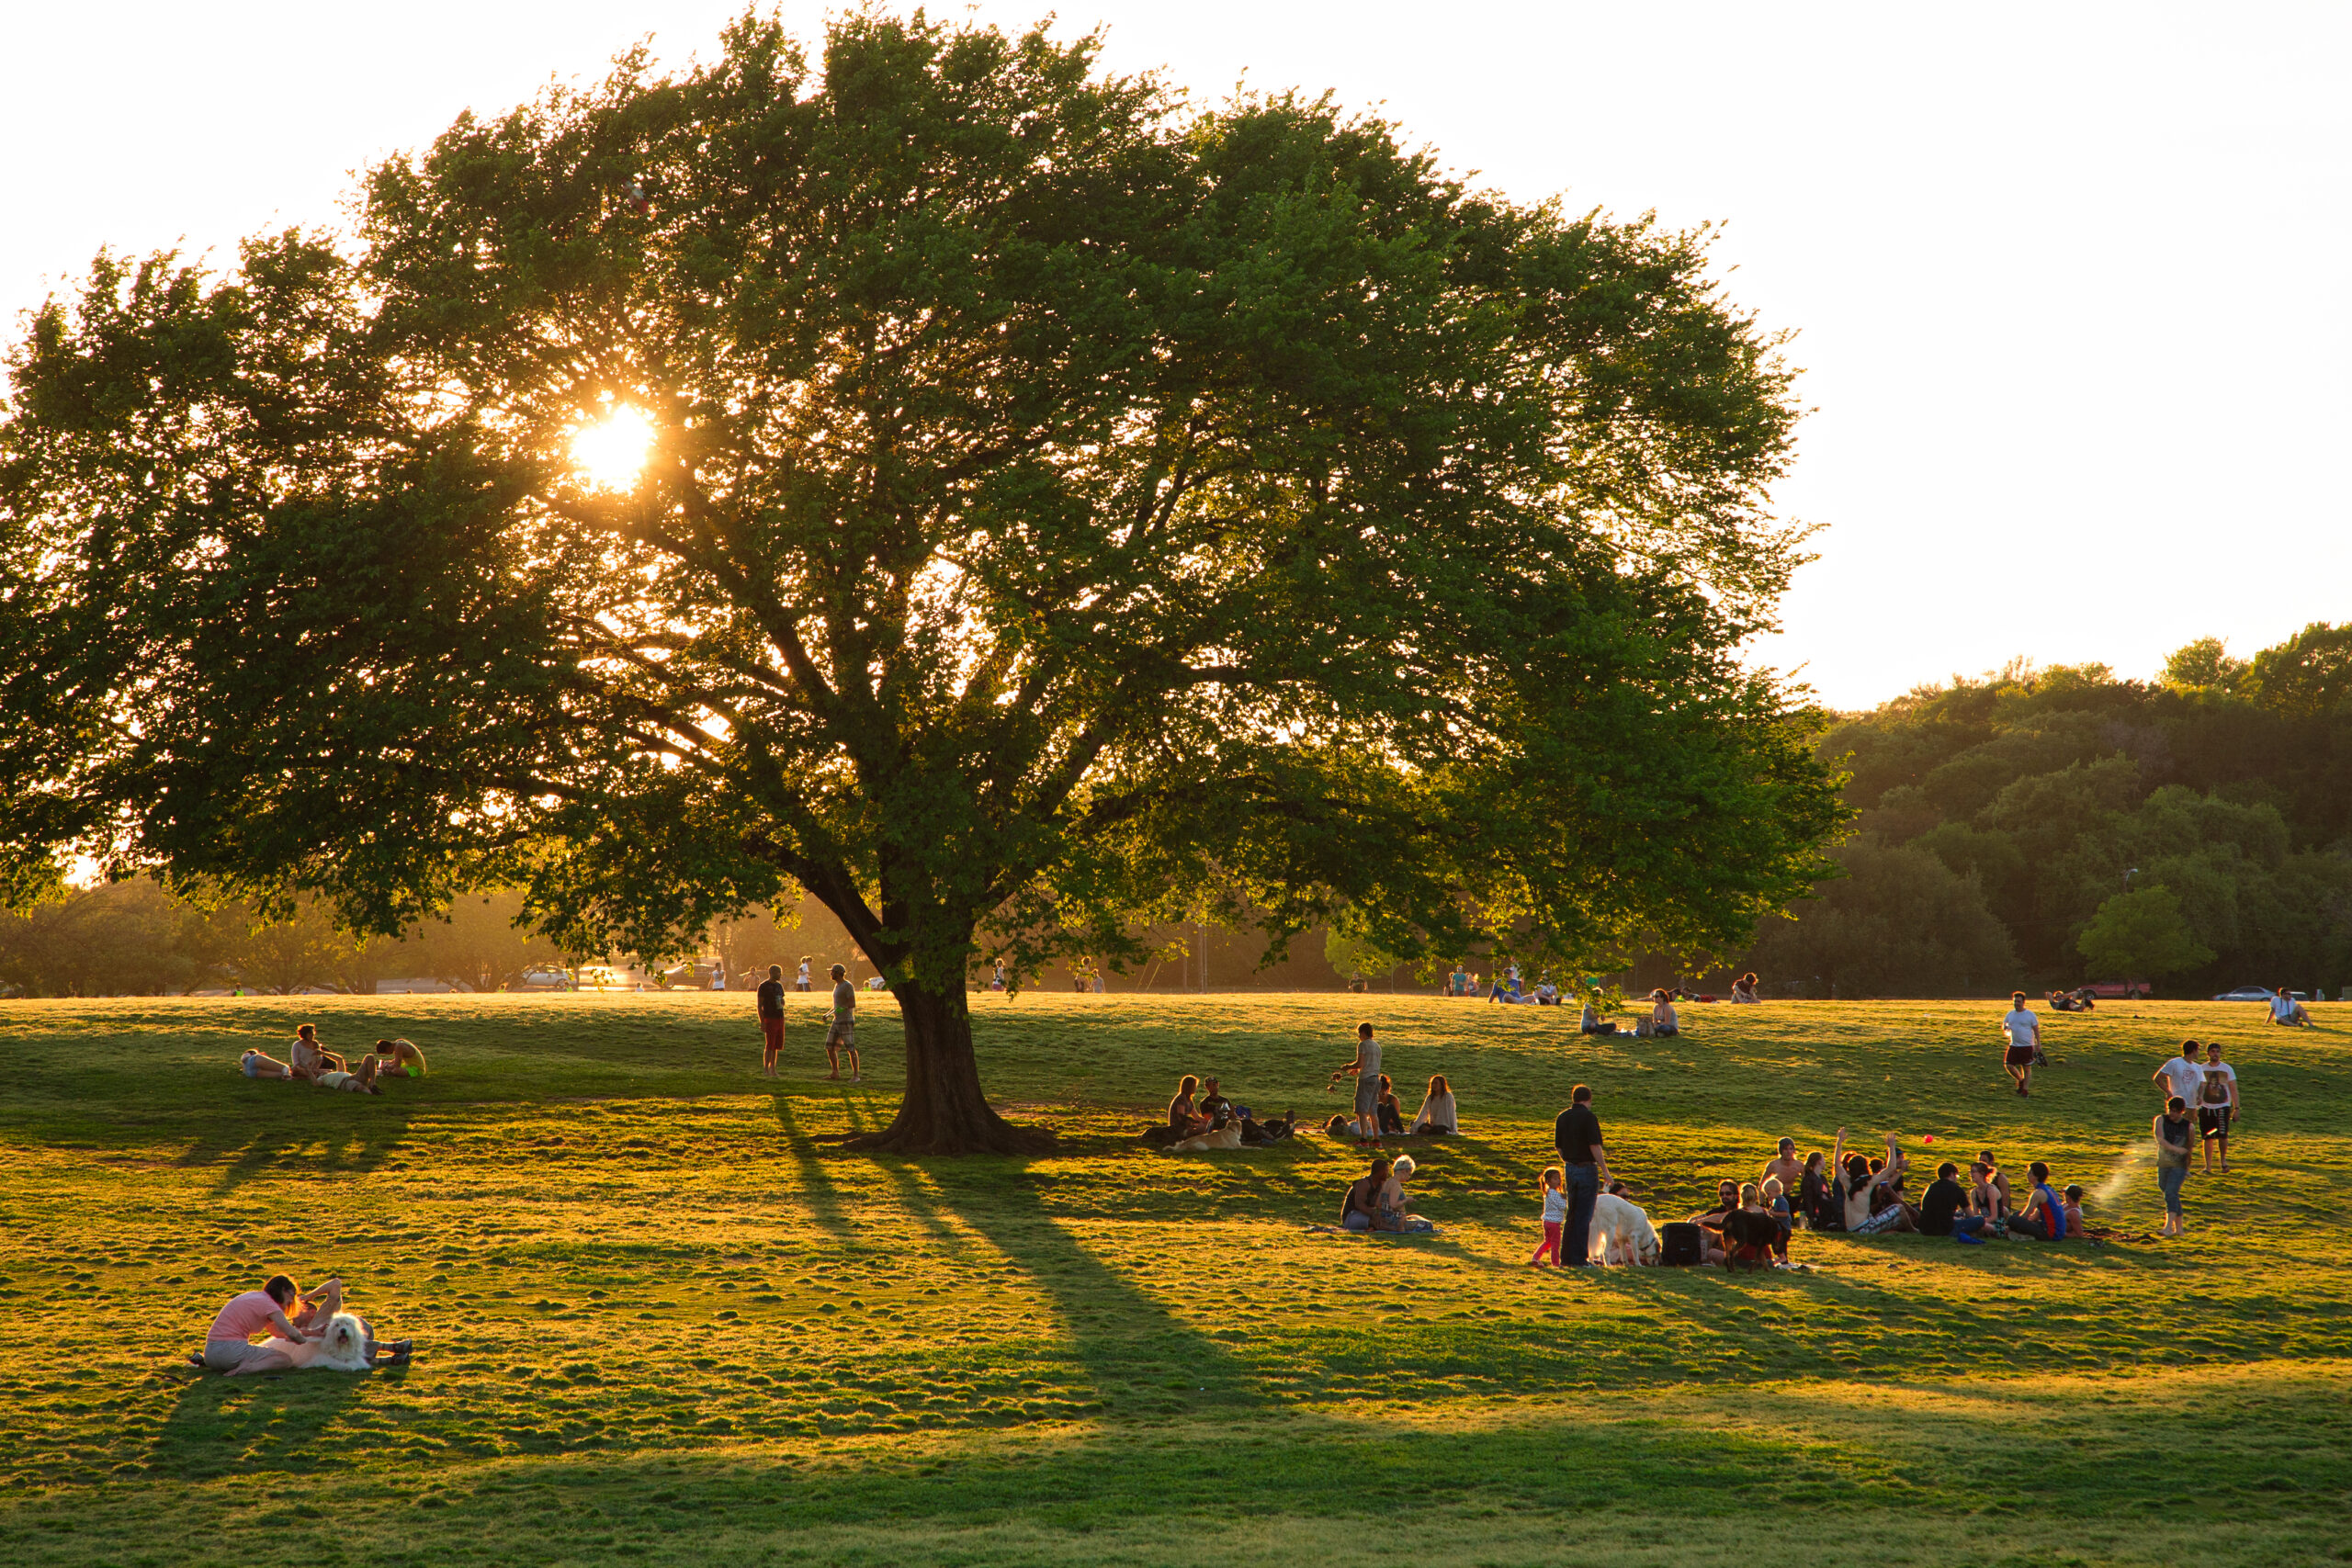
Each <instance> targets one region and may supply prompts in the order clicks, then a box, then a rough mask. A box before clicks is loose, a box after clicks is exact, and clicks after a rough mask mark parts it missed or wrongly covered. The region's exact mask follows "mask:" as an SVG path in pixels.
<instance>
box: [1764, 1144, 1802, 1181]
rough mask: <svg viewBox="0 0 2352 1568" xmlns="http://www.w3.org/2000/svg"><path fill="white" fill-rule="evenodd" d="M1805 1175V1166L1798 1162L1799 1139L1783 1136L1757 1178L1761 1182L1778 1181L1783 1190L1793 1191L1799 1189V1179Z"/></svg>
mask: <svg viewBox="0 0 2352 1568" xmlns="http://www.w3.org/2000/svg"><path fill="white" fill-rule="evenodd" d="M1803 1176H1804V1167H1803V1166H1801V1165H1799V1164H1798V1163H1797V1141H1796V1140H1795V1139H1794V1138H1782V1139H1781V1144H1780V1147H1779V1148H1778V1149H1777V1150H1775V1151H1774V1153H1773V1155H1772V1157H1771V1158H1770V1159H1768V1160H1766V1161H1765V1162H1764V1168H1763V1169H1762V1170H1761V1171H1758V1173H1757V1177H1756V1179H1757V1181H1758V1183H1759V1184H1760V1183H1763V1182H1767V1181H1778V1182H1779V1183H1780V1184H1781V1191H1783V1192H1793V1191H1795V1190H1796V1189H1797V1182H1798V1179H1800V1178H1801V1177H1803Z"/></svg>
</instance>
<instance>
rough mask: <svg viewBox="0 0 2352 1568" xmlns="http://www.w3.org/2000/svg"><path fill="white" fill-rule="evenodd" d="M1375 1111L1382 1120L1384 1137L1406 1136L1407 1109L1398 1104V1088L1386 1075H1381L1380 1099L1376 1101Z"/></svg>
mask: <svg viewBox="0 0 2352 1568" xmlns="http://www.w3.org/2000/svg"><path fill="white" fill-rule="evenodd" d="M1373 1110H1374V1113H1375V1114H1376V1115H1377V1116H1378V1117H1379V1119H1380V1131H1381V1134H1382V1135H1383V1136H1384V1137H1397V1138H1401V1137H1403V1136H1404V1135H1405V1108H1404V1107H1403V1106H1401V1105H1399V1104H1397V1086H1396V1085H1395V1084H1393V1083H1391V1082H1390V1081H1389V1080H1388V1075H1387V1074H1386V1073H1383V1074H1381V1075H1380V1098H1379V1099H1378V1100H1375V1101H1374V1103H1373Z"/></svg>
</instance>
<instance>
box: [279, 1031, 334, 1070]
mask: <svg viewBox="0 0 2352 1568" xmlns="http://www.w3.org/2000/svg"><path fill="white" fill-rule="evenodd" d="M288 1054H289V1055H291V1056H292V1057H293V1061H292V1062H291V1063H289V1064H288V1066H290V1068H291V1069H292V1072H293V1075H294V1077H298V1078H311V1079H316V1078H317V1077H318V1076H319V1075H320V1074H321V1073H325V1072H336V1073H339V1072H342V1071H344V1070H345V1067H344V1061H343V1058H342V1057H341V1056H338V1055H335V1054H334V1052H333V1051H330V1050H328V1049H326V1048H325V1047H324V1046H322V1045H321V1044H320V1043H319V1026H318V1025H317V1024H315V1023H305V1024H302V1025H300V1026H299V1027H298V1028H296V1030H295V1031H294V1049H293V1050H292V1051H291V1052H290V1053H288Z"/></svg>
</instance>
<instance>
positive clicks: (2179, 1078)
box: [2148, 1040, 2205, 1110]
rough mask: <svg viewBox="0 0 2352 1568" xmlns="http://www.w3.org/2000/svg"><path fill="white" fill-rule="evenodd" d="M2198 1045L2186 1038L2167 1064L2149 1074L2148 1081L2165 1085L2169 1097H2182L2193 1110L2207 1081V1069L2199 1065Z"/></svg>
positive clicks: (2166, 1094) (2181, 1099) (2185, 1103)
mask: <svg viewBox="0 0 2352 1568" xmlns="http://www.w3.org/2000/svg"><path fill="white" fill-rule="evenodd" d="M2197 1052H2198V1045H2197V1042H2196V1041H2194V1040H2184V1041H2182V1042H2181V1043H2180V1049H2179V1051H2177V1053H2175V1054H2174V1055H2172V1056H2171V1057H2170V1058H2169V1059H2168V1060H2166V1061H2165V1065H2164V1066H2161V1067H2158V1068H2157V1069H2156V1070H2155V1071H2154V1072H2153V1073H2150V1074H2149V1075H2148V1081H2149V1082H2150V1083H2154V1084H2162V1085H2163V1086H2164V1091H2165V1097H2166V1098H2167V1099H2169V1098H2170V1097H2172V1096H2174V1095H2178V1096H2179V1097H2180V1101H2181V1103H2182V1104H2183V1105H2186V1106H2188V1107H2190V1108H2191V1109H2192V1110H2193V1109H2195V1107H2196V1105H2197V1100H2198V1096H2199V1091H2200V1090H2201V1089H2202V1088H2203V1086H2204V1083H2205V1069H2204V1068H2203V1067H2200V1066H2198V1065H2197Z"/></svg>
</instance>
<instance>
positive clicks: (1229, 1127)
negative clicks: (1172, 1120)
mask: <svg viewBox="0 0 2352 1568" xmlns="http://www.w3.org/2000/svg"><path fill="white" fill-rule="evenodd" d="M1240 1146H1241V1118H1239V1117H1238V1116H1237V1117H1235V1118H1233V1119H1232V1120H1231V1121H1229V1122H1227V1123H1226V1124H1225V1125H1224V1126H1223V1127H1222V1128H1220V1129H1218V1130H1217V1131H1216V1132H1214V1133H1196V1134H1193V1136H1191V1137H1189V1138H1186V1139H1183V1140H1182V1141H1181V1142H1178V1143H1173V1144H1170V1145H1168V1147H1167V1148H1166V1149H1164V1150H1162V1151H1161V1152H1162V1153H1165V1154H1171V1155H1191V1154H1199V1153H1200V1152H1201V1151H1202V1150H1204V1149H1238V1148H1239V1147H1240Z"/></svg>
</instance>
